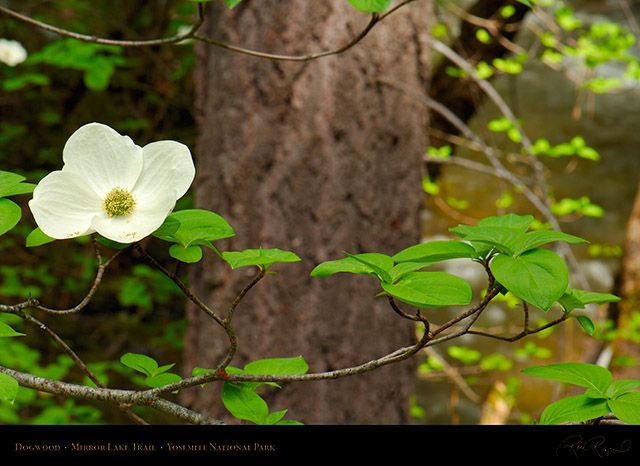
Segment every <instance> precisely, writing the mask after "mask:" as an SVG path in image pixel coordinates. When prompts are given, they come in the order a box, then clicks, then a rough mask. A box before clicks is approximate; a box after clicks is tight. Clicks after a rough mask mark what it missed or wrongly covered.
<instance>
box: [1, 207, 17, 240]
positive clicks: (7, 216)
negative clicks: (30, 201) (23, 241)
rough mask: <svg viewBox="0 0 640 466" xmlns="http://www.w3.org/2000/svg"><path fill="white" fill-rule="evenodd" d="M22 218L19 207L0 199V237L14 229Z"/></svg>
mask: <svg viewBox="0 0 640 466" xmlns="http://www.w3.org/2000/svg"><path fill="white" fill-rule="evenodd" d="M21 217H22V209H20V206H19V205H18V204H16V203H15V202H13V201H10V200H9V199H0V235H4V234H5V233H6V232H8V231H9V230H11V229H12V228H13V227H15V226H16V225H17V224H18V222H19V221H20V218H21Z"/></svg>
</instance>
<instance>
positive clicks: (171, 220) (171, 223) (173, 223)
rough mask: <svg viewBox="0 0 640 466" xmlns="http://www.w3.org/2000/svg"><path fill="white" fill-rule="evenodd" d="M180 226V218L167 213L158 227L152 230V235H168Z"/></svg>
mask: <svg viewBox="0 0 640 466" xmlns="http://www.w3.org/2000/svg"><path fill="white" fill-rule="evenodd" d="M178 228H180V220H178V219H177V218H176V217H175V216H173V215H169V216H168V217H167V218H166V219H164V222H163V223H162V225H160V227H159V228H158V229H157V230H156V231H154V232H153V235H154V236H157V237H161V236H170V235H173V234H174V233H175V232H176V231H178Z"/></svg>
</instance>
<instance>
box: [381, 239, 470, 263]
mask: <svg viewBox="0 0 640 466" xmlns="http://www.w3.org/2000/svg"><path fill="white" fill-rule="evenodd" d="M474 255H475V249H474V248H473V247H472V246H471V245H469V244H467V243H463V242H461V241H429V242H427V243H422V244H416V245H415V246H411V247H409V248H407V249H404V250H402V251H400V252H399V253H397V254H396V255H395V256H393V260H394V261H395V262H439V261H443V260H447V259H459V258H471V257H473V256H474Z"/></svg>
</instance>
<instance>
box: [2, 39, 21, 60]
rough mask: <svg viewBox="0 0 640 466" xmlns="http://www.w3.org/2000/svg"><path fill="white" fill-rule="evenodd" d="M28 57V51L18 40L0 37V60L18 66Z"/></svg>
mask: <svg viewBox="0 0 640 466" xmlns="http://www.w3.org/2000/svg"><path fill="white" fill-rule="evenodd" d="M26 59H27V51H26V50H25V48H24V47H23V46H22V44H21V43H20V42H18V41H17V40H9V39H0V61H1V62H4V63H6V64H7V65H9V66H16V65H17V64H18V63H22V62H23V61H25V60H26Z"/></svg>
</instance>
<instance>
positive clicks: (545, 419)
mask: <svg viewBox="0 0 640 466" xmlns="http://www.w3.org/2000/svg"><path fill="white" fill-rule="evenodd" d="M610 412H611V410H610V409H609V407H608V406H607V401H606V400H604V399H595V398H590V397H588V396H586V395H578V396H572V397H568V398H564V399H562V400H559V401H556V402H555V403H552V404H550V405H549V406H547V407H546V408H545V410H544V411H543V412H542V416H541V417H540V424H543V425H552V424H564V423H567V422H584V421H589V420H591V419H596V418H599V417H600V416H604V415H606V414H609V413H610Z"/></svg>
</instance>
